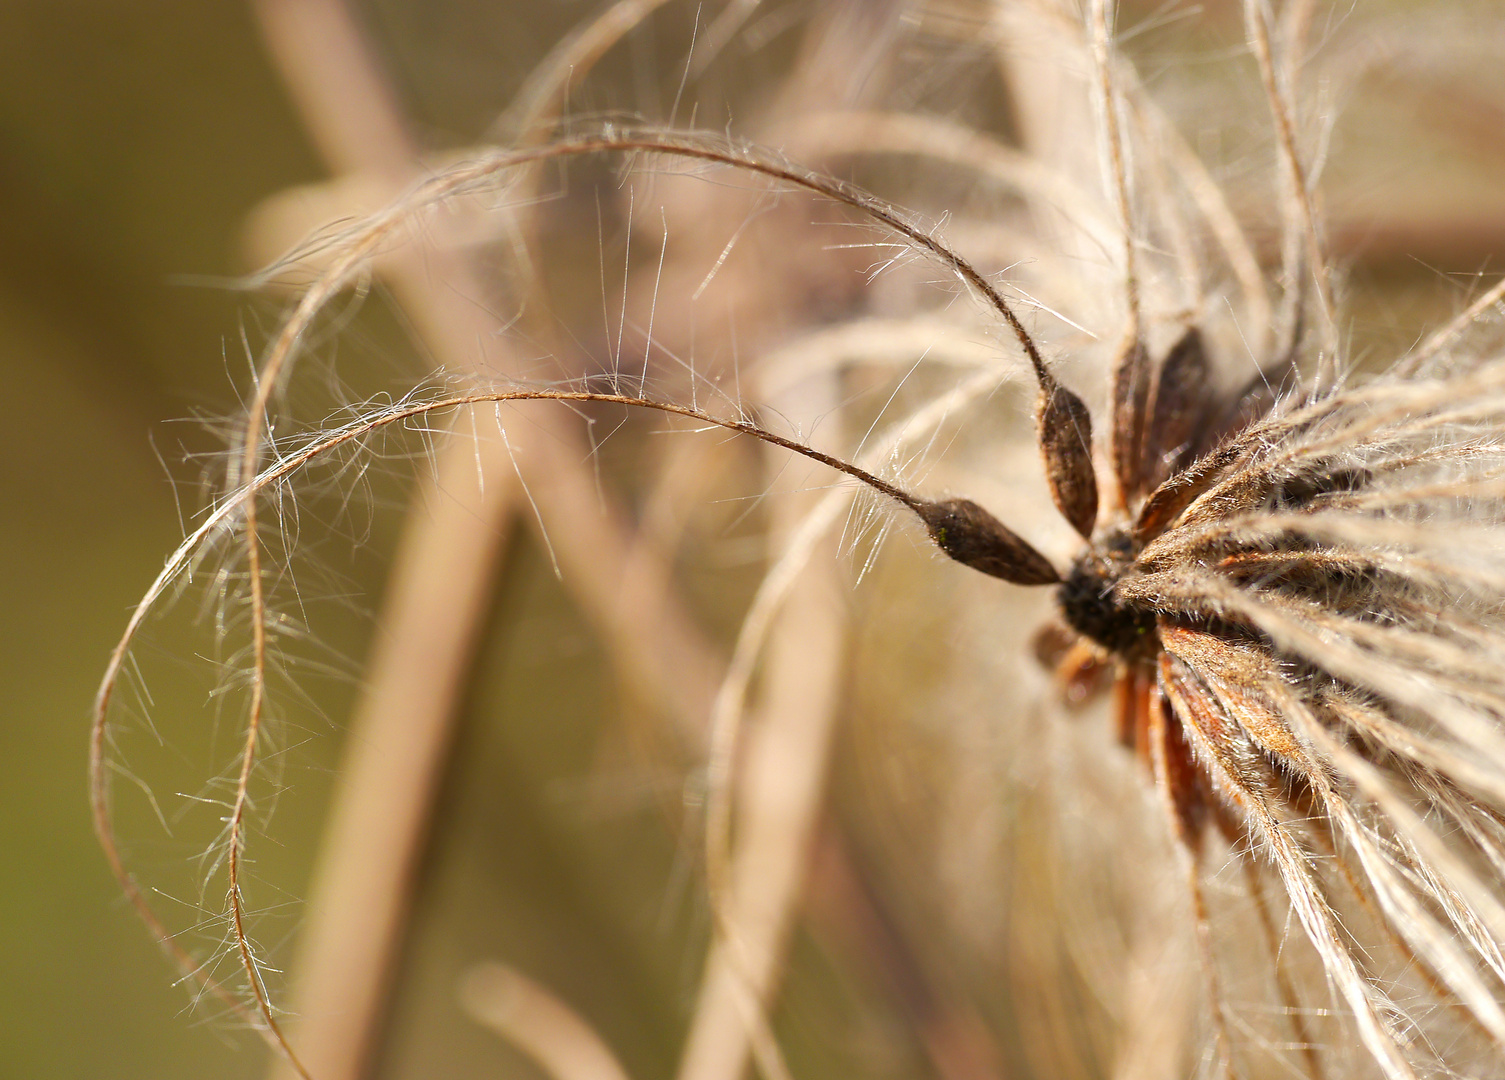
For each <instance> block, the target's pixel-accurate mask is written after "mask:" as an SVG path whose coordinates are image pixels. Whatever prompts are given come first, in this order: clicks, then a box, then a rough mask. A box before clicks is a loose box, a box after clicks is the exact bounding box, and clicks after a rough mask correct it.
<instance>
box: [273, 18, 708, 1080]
mask: <svg viewBox="0 0 1505 1080" xmlns="http://www.w3.org/2000/svg"><path fill="white" fill-rule="evenodd" d="M256 10H257V13H258V15H259V16H260V18H261V22H262V26H263V30H264V33H265V36H266V39H267V43H268V48H269V51H270V52H271V54H272V56H273V58H274V59H275V60H276V62H277V64H278V65H279V67H280V69H281V70H282V72H283V75H284V77H285V79H286V80H287V83H288V86H289V89H290V91H291V93H292V95H293V97H294V99H295V101H296V103H297V105H298V107H299V109H300V110H301V111H302V113H303V115H304V117H305V120H306V123H307V125H308V128H309V131H310V133H311V135H312V136H313V138H314V141H315V143H316V144H317V146H318V147H319V149H320V151H321V152H322V153H323V155H324V156H325V158H326V160H327V161H328V163H329V165H330V167H331V169H332V170H333V171H334V172H335V173H337V174H355V173H365V174H368V175H373V174H374V175H378V176H382V177H385V178H386V179H388V180H389V181H390V184H391V189H392V193H393V194H394V195H395V194H396V192H398V191H399V190H400V189H401V188H402V187H403V186H404V185H405V184H406V183H407V182H408V181H409V180H410V179H411V178H412V177H413V176H414V175H415V173H414V163H415V162H416V160H417V147H415V146H414V145H413V144H412V142H411V140H410V139H409V138H408V137H407V135H406V132H405V130H404V125H403V123H402V120H401V118H400V113H399V111H398V110H397V108H396V105H395V99H394V96H393V95H392V93H391V92H390V90H389V89H388V87H387V85H386V83H385V82H384V80H383V79H382V77H381V74H380V72H379V70H378V68H377V66H376V65H375V63H374V62H373V61H372V58H371V56H370V54H369V51H368V50H367V48H366V46H365V44H364V42H363V41H362V39H361V35H360V32H359V30H358V29H357V27H355V25H354V24H353V23H352V22H351V20H350V16H349V12H348V11H347V10H346V9H345V8H344V6H343V4H342V3H340V2H339V0H258V2H257V4H256ZM383 269H384V270H385V272H386V273H387V275H388V279H389V282H390V285H391V287H392V290H393V292H394V294H395V295H396V297H397V300H398V302H399V304H400V305H401V306H402V308H403V310H404V312H405V313H406V314H407V316H408V317H409V319H410V320H411V322H412V325H413V326H414V328H415V329H416V331H417V334H418V336H419V338H420V339H421V340H422V342H423V343H424V345H425V346H426V347H427V348H428V350H429V351H430V353H431V354H432V355H433V357H434V358H435V359H437V360H438V361H439V362H440V363H442V364H443V365H444V367H445V368H446V369H447V370H449V371H451V372H460V371H466V370H474V369H476V368H478V367H479V366H481V365H483V364H484V365H486V366H487V367H489V368H490V369H491V370H493V371H497V372H506V371H508V370H509V369H510V368H512V366H513V365H512V364H511V363H509V360H510V357H508V356H506V355H505V353H504V346H503V343H502V341H501V339H500V337H499V336H498V329H499V328H498V326H497V322H496V320H495V318H494V317H493V316H492V315H491V314H490V312H489V311H488V310H487V309H486V307H485V305H484V298H485V297H486V295H487V293H486V290H485V288H484V286H483V284H482V283H481V282H480V281H479V280H478V278H477V275H475V274H474V272H473V271H472V270H471V268H470V267H469V266H468V265H466V263H465V262H464V260H463V257H462V256H460V255H457V254H455V253H452V252H447V251H441V250H433V249H427V250H420V249H417V248H410V249H407V250H406V251H405V252H404V253H400V254H399V255H397V256H396V257H394V258H392V259H391V260H389V261H388V262H387V263H385V264H384V267H383ZM535 421H536V422H535V423H533V424H531V425H519V426H518V428H517V431H516V432H515V434H514V435H513V436H512V438H511V442H512V452H513V453H515V455H516V457H517V459H518V463H519V465H520V466H521V467H522V468H523V469H524V470H526V471H527V472H528V475H529V479H530V490H531V491H532V494H533V496H534V498H535V499H536V500H537V502H538V504H539V510H540V512H541V514H542V516H543V517H544V519H545V520H546V521H548V522H549V525H550V538H551V541H552V546H553V548H554V551H555V553H556V555H557V557H558V559H559V563H560V567H561V570H562V571H563V573H564V578H565V583H566V585H567V586H568V587H569V588H570V589H571V591H572V592H573V593H574V595H575V598H576V600H577V601H578V602H580V603H581V605H582V607H583V608H584V609H585V612H586V614H587V616H588V617H590V618H591V619H592V621H593V622H594V623H595V624H596V625H597V627H598V629H601V630H602V631H603V632H604V636H605V638H606V639H607V642H608V645H609V646H613V647H614V648H613V656H614V659H615V661H616V663H617V664H618V666H619V668H620V669H621V670H622V671H623V672H627V673H631V674H632V676H633V678H634V681H635V684H636V685H635V687H634V688H635V689H637V690H639V691H646V692H647V693H648V695H649V696H650V697H655V698H662V699H663V704H665V705H666V706H668V708H669V709H670V710H671V711H672V713H673V714H674V715H675V717H676V719H677V720H678V721H679V722H680V724H681V727H682V729H689V728H694V729H698V728H699V727H700V726H701V725H702V724H703V718H704V716H705V714H706V708H707V704H708V702H709V701H710V699H711V693H712V691H711V687H712V686H713V685H714V682H713V680H714V677H715V672H716V670H717V667H718V664H717V662H716V660H715V658H714V657H713V656H712V655H711V653H710V650H709V649H708V648H707V647H706V646H705V645H704V644H703V643H702V642H701V641H700V640H699V638H698V637H697V636H696V633H695V631H694V630H693V628H692V627H691V625H690V624H689V622H688V620H686V619H685V618H683V617H682V616H681V615H680V614H679V613H678V612H677V611H676V610H674V609H673V607H672V604H671V603H670V602H669V600H668V599H667V598H666V597H665V596H664V594H663V592H662V590H659V591H658V592H656V593H655V595H654V596H651V597H646V596H643V595H641V592H640V591H632V592H626V591H623V590H620V589H618V588H617V582H616V580H615V578H616V576H617V575H616V571H617V569H618V568H619V567H620V566H621V565H622V564H623V563H624V562H625V561H626V560H627V559H628V557H629V555H630V554H635V555H636V557H637V558H638V559H642V558H644V555H643V553H642V552H641V551H636V552H635V546H634V545H633V543H632V542H631V540H630V538H629V534H628V531H627V529H626V528H625V527H624V526H623V524H622V523H621V520H620V518H619V517H618V516H615V515H613V514H611V513H610V511H609V510H608V509H607V508H606V507H603V506H602V505H601V500H600V498H599V497H598V495H597V493H596V490H595V485H594V480H593V478H592V476H591V475H590V473H589V472H588V471H586V469H585V467H584V466H582V465H581V464H580V463H581V462H582V461H583V460H584V459H585V457H586V448H585V447H584V446H583V445H582V443H583V440H582V438H581V434H580V432H579V430H578V425H575V424H573V423H572V422H571V420H570V418H569V417H568V416H567V415H566V414H564V413H563V411H562V410H552V411H540V413H539V415H538V416H537V417H536V418H535ZM478 472H479V474H480V476H481V477H482V478H483V479H484V482H483V483H481V484H478V482H477V480H478V478H477V473H478ZM513 473H514V468H513V464H512V455H511V454H509V453H508V450H507V448H506V447H505V446H504V445H502V444H501V443H500V442H498V441H496V440H490V441H486V442H482V443H480V444H479V446H477V445H476V444H474V443H472V442H471V441H470V440H468V439H465V438H456V439H454V440H453V441H451V442H449V443H447V444H445V445H443V446H442V447H441V449H440V450H439V461H438V464H437V474H438V485H437V487H438V489H439V491H440V492H441V493H442V494H436V493H435V492H434V491H433V490H432V489H430V488H426V489H425V492H424V493H423V495H422V497H421V504H427V505H431V506H432V507H433V509H434V513H433V515H432V516H427V515H420V516H415V518H414V520H413V521H412V523H410V526H409V535H408V536H407V538H406V539H405V541H404V544H403V546H402V550H401V552H400V553H399V557H398V562H397V565H396V567H395V568H394V571H393V578H392V582H391V586H390V588H389V595H388V600H387V603H386V607H385V610H384V612H383V616H382V620H381V623H380V628H379V631H378V633H379V635H380V637H379V643H378V646H377V649H376V651H375V653H374V654H373V657H372V660H371V667H370V675H369V678H368V680H367V688H366V692H365V694H364V696H363V699H362V701H361V703H360V705H359V706H358V707H357V710H356V713H355V715H354V717H353V718H352V721H351V729H350V736H349V739H350V751H349V753H348V756H347V760H346V761H345V763H344V765H343V767H342V769H341V783H340V786H339V789H338V791H337V793H336V797H335V799H336V801H335V804H334V807H333V809H332V811H331V816H330V820H329V825H328V831H327V834H326V838H325V841H324V846H323V848H322V855H321V861H320V864H319V866H318V867H317V868H316V871H315V880H314V883H313V886H312V890H311V893H310V899H309V917H308V921H307V924H306V926H305V929H304V932H303V938H302V941H301V943H300V949H299V957H298V960H297V963H296V966H295V987H296V989H295V993H294V1001H293V1009H294V1011H295V1013H296V1014H297V1015H298V1016H300V1017H301V1021H300V1023H299V1026H298V1041H299V1043H300V1045H301V1046H302V1052H303V1057H304V1060H305V1061H306V1062H307V1065H308V1068H309V1069H310V1071H311V1072H312V1073H313V1075H314V1076H315V1077H317V1080H355V1078H356V1077H358V1076H359V1075H361V1072H362V1069H363V1068H364V1066H365V1062H366V1059H367V1057H368V1055H369V1054H370V1052H371V1049H372V1043H373V1040H374V1031H375V1029H376V1025H377V1022H378V1020H379V1018H380V1015H381V1012H382V1008H383V1004H384V1000H385V996H386V988H387V984H388V981H389V979H390V975H391V968H392V962H393V960H394V958H395V955H396V952H397V949H398V946H399V943H400V940H401V935H402V929H403V925H404V923H405V921H406V913H407V907H408V901H409V897H410V894H411V887H412V875H413V870H414V867H415V865H416V862H417V859H418V856H419V854H420V852H421V850H422V845H423V840H424V834H425V832H426V826H427V820H428V814H429V809H430V807H431V804H432V800H433V795H434V788H435V785H436V783H437V778H438V776H439V774H440V769H441V766H442V763H443V757H444V750H445V748H446V746H447V745H448V742H449V739H450V733H451V729H452V726H453V722H454V715H455V704H456V700H457V698H458V695H459V692H460V688H461V687H462V686H463V685H464V682H465V680H466V677H467V674H468V668H469V659H470V655H471V652H472V649H473V647H474V643H475V640H476V637H477V635H478V633H479V630H480V626H481V621H482V619H483V617H484V614H485V608H486V598H487V597H489V596H490V595H491V587H492V584H493V583H492V577H493V574H494V572H495V567H496V565H497V562H498V560H499V558H500V554H501V543H500V540H501V537H502V536H503V535H504V532H505V522H506V520H507V518H508V517H509V516H510V514H511V513H512V511H513V510H515V509H516V508H517V505H518V503H517V499H516V494H517V485H516V482H515V480H514V478H513ZM649 576H650V577H651V576H652V575H649ZM282 1070H283V1066H282V1065H281V1064H280V1063H278V1064H277V1065H276V1066H274V1073H275V1074H276V1075H283V1071H282Z"/></svg>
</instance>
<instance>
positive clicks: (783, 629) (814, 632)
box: [679, 376, 845, 1080]
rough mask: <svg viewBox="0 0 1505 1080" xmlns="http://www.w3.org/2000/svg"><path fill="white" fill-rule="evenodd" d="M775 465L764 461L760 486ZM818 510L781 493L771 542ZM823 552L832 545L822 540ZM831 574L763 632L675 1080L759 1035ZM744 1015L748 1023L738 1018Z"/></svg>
mask: <svg viewBox="0 0 1505 1080" xmlns="http://www.w3.org/2000/svg"><path fill="white" fill-rule="evenodd" d="M836 392H837V391H836V387H835V385H834V384H833V382H832V380H831V378H830V377H829V376H827V377H826V378H824V379H821V380H819V381H818V383H817V384H816V385H815V386H813V387H812V386H811V385H810V384H809V383H808V382H807V383H805V384H803V385H802V386H801V387H800V388H799V393H798V395H797V396H796V395H786V397H785V398H784V400H783V401H778V400H776V401H775V405H776V406H782V408H783V409H785V410H788V409H794V408H798V409H799V410H800V415H802V416H803V418H804V419H806V420H813V419H815V418H818V417H820V416H823V415H825V416H829V415H830V413H829V411H828V410H829V409H830V408H831V407H832V406H833V405H834V404H835V397H836ZM828 423H829V421H828ZM780 457H782V455H780ZM784 464H785V462H784V461H778V460H770V462H769V472H770V474H771V477H770V478H771V479H775V480H776V479H777V478H778V477H779V476H780V475H781V473H782V472H783V466H784ZM785 486H788V485H787V484H786V485H785ZM819 502H820V498H819V497H813V498H812V496H811V495H810V494H808V493H806V494H803V495H801V494H796V493H794V492H792V491H786V492H785V493H784V494H783V495H781V497H780V498H779V500H778V501H777V503H776V504H775V506H776V517H777V520H776V521H775V525H774V530H773V537H774V539H775V542H777V541H778V540H779V539H780V538H785V539H787V537H788V536H789V535H790V534H791V533H792V532H794V531H795V530H796V529H797V527H798V523H799V522H800V521H801V520H802V519H803V518H804V516H805V514H806V513H807V512H808V511H809V510H810V509H811V508H812V507H813V506H815V505H816V504H818V503H819ZM826 543H827V544H828V545H831V546H833V547H834V543H833V541H832V540H831V539H830V538H829V537H828V538H827V540H826ZM837 566H838V563H837V559H836V552H835V551H831V552H830V556H829V557H827V558H817V559H813V560H811V561H809V562H808V563H806V564H805V566H804V568H803V569H802V570H801V572H800V573H799V575H798V580H797V581H796V582H795V583H794V586H793V588H792V591H791V592H790V594H789V597H788V599H787V601H786V603H785V605H784V607H783V609H782V610H781V611H780V613H779V615H778V616H777V617H776V619H775V620H774V623H773V625H772V627H771V629H770V634H769V643H768V649H767V654H766V658H765V661H764V677H763V685H762V697H761V701H760V703H759V706H758V709H757V719H756V720H755V721H754V722H753V724H752V725H751V732H750V733H749V734H750V738H748V739H747V740H746V746H745V747H744V751H745V757H744V759H743V764H742V768H741V769H740V770H739V773H738V775H737V777H736V785H737V794H738V796H739V799H738V802H739V805H740V810H741V812H740V813H739V814H738V817H737V822H738V828H737V849H736V852H735V854H734V855H733V861H732V866H731V881H730V883H729V884H730V889H729V892H728V894H727V895H726V897H725V899H726V901H727V903H726V904H725V906H724V908H723V909H721V910H719V911H718V912H717V924H718V927H719V930H720V932H719V934H718V935H717V938H716V940H715V942H714V944H713V946H712V950H711V955H710V957H709V959H708V960H707V963H706V968H705V972H704V975H703V976H702V981H701V989H700V998H699V1002H698V1003H697V1005H696V1008H695V1014H694V1020H693V1022H692V1024H691V1028H690V1034H689V1036H688V1038H687V1040H686V1043H685V1048H684V1052H683V1055H682V1057H681V1059H680V1066H679V1077H680V1080H737V1078H738V1077H740V1076H741V1075H742V1073H743V1071H744V1069H745V1068H746V1062H747V1058H748V1055H749V1053H750V1052H751V1051H753V1050H754V1049H755V1046H756V1040H758V1039H759V1038H760V1037H761V1036H762V1029H763V1027H764V1025H763V1023H761V1022H760V1017H759V1015H757V1014H762V1015H766V1012H767V1009H768V1006H769V1003H770V1002H771V1000H772V998H773V994H774V991H775V988H776V984H777V982H778V977H779V974H780V968H781V966H782V959H783V956H784V952H785V949H786V942H787V939H788V936H789V933H790V930H791V928H792V925H793V921H794V913H795V910H796V909H797V907H798V903H799V898H800V896H801V894H802V893H803V891H804V881H805V877H806V873H807V870H808V867H809V864H810V861H811V855H812V851H813V848H814V843H815V837H816V831H817V830H816V822H817V819H818V817H819V814H820V810H821V807H822V805H823V804H824V801H825V799H824V796H825V784H826V775H827V773H828V771H829V765H830V760H831V753H832V747H833V744H834V734H835V727H836V716H837V711H838V709H837V706H838V703H839V696H840V685H841V675H842V672H843V670H844V665H843V663H842V655H843V653H844V651H845V649H844V637H845V629H844V625H843V624H844V619H843V615H842V608H843V589H842V586H841V582H840V580H839V575H838V573H837ZM726 779H727V781H728V782H730V780H731V778H730V777H727V778H726ZM749 1010H756V1014H755V1015H754V1016H752V1017H749V1016H748V1015H747V1013H748V1012H749ZM750 1020H751V1021H752V1022H750ZM775 1067H777V1066H775Z"/></svg>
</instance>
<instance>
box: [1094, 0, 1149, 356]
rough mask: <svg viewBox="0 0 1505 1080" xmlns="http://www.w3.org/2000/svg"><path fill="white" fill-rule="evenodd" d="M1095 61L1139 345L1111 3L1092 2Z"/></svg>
mask: <svg viewBox="0 0 1505 1080" xmlns="http://www.w3.org/2000/svg"><path fill="white" fill-rule="evenodd" d="M1090 18H1091V23H1092V60H1093V68H1094V71H1095V74H1096V76H1097V93H1098V105H1099V108H1101V109H1102V114H1103V136H1104V139H1105V140H1106V142H1107V158H1108V161H1107V167H1108V175H1109V178H1110V183H1111V186H1112V189H1113V202H1114V205H1115V206H1116V207H1117V208H1118V221H1119V226H1120V227H1121V228H1122V229H1123V244H1124V304H1125V307H1126V308H1127V309H1128V315H1129V325H1128V327H1127V328H1126V330H1125V331H1124V337H1125V339H1127V340H1130V341H1137V340H1138V339H1139V333H1140V314H1139V253H1138V250H1137V249H1136V247H1135V243H1134V211H1133V207H1132V206H1131V205H1130V203H1129V165H1128V161H1127V159H1126V158H1125V156H1124V140H1123V132H1122V130H1121V125H1120V124H1119V122H1118V94H1117V93H1116V92H1115V88H1114V85H1113V53H1112V49H1113V38H1112V32H1111V30H1110V28H1109V18H1108V0H1092V7H1091V16H1090Z"/></svg>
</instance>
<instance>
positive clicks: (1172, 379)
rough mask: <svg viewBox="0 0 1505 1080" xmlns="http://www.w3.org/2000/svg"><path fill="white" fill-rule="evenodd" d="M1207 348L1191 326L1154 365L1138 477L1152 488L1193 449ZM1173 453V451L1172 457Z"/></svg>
mask: <svg viewBox="0 0 1505 1080" xmlns="http://www.w3.org/2000/svg"><path fill="white" fill-rule="evenodd" d="M1208 376H1209V372H1208V369H1207V350H1206V349H1205V348H1204V347H1203V345H1202V335H1201V333H1200V332H1199V331H1198V330H1197V328H1196V327H1195V326H1193V327H1190V328H1189V329H1188V330H1187V331H1186V333H1184V334H1182V335H1181V340H1179V341H1177V342H1176V344H1174V345H1172V346H1171V351H1170V352H1168V353H1166V354H1165V359H1164V360H1162V361H1160V363H1159V365H1157V370H1156V371H1155V378H1154V389H1153V391H1152V392H1151V395H1150V404H1149V406H1148V408H1147V409H1146V410H1145V411H1146V415H1147V417H1148V420H1147V422H1146V424H1145V428H1144V434H1143V437H1142V441H1141V443H1140V446H1141V450H1140V453H1141V458H1142V463H1141V469H1142V471H1141V474H1140V476H1141V483H1143V485H1144V486H1145V488H1146V489H1153V488H1154V487H1155V485H1156V484H1159V483H1160V482H1161V481H1162V480H1164V479H1165V477H1166V475H1167V474H1168V473H1169V472H1171V471H1173V470H1174V469H1175V468H1176V466H1178V465H1179V464H1182V463H1184V462H1185V461H1186V460H1187V459H1188V457H1189V456H1190V455H1191V454H1193V453H1195V451H1196V445H1195V443H1196V440H1197V438H1198V436H1199V435H1201V434H1202V433H1201V432H1200V431H1199V430H1198V427H1199V420H1201V419H1202V413H1203V409H1202V406H1204V405H1205V403H1206V397H1207V392H1208V391H1207V383H1208ZM1172 455H1175V456H1174V458H1173V457H1172Z"/></svg>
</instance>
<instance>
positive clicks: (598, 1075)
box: [460, 963, 629, 1080]
mask: <svg viewBox="0 0 1505 1080" xmlns="http://www.w3.org/2000/svg"><path fill="white" fill-rule="evenodd" d="M460 1005H461V1006H462V1007H463V1008H464V1009H465V1011H466V1012H467V1013H469V1014H470V1018H471V1019H472V1020H474V1021H475V1022H476V1023H478V1024H480V1025H482V1026H483V1027H486V1028H488V1029H490V1030H491V1031H493V1032H495V1033H496V1034H497V1035H499V1036H501V1037H502V1038H503V1039H505V1040H507V1042H508V1043H510V1044H511V1045H512V1046H515V1047H516V1048H517V1049H519V1050H521V1051H522V1052H523V1053H524V1054H527V1055H528V1057H530V1058H532V1059H533V1061H534V1062H535V1063H536V1064H537V1065H538V1067H539V1068H541V1069H543V1071H544V1072H546V1073H548V1074H549V1076H550V1077H552V1078H553V1080H629V1078H628V1075H627V1070H626V1069H624V1068H622V1065H621V1063H620V1062H619V1061H617V1058H616V1055H615V1054H613V1053H612V1051H611V1047H609V1046H607V1045H606V1042H605V1040H604V1039H602V1038H601V1036H600V1035H598V1034H597V1033H596V1031H595V1029H594V1028H592V1027H591V1026H590V1025H589V1024H588V1023H586V1022H585V1020H584V1019H583V1018H582V1017H581V1016H580V1014H579V1013H577V1012H575V1010H574V1009H571V1008H570V1007H569V1005H567V1004H566V1003H565V1002H563V1001H561V1000H560V999H559V997H558V996H557V995H555V994H554V993H552V992H551V991H550V990H548V989H547V988H546V987H543V986H540V985H539V984H538V983H536V982H534V981H533V980H532V979H530V978H528V977H527V976H526V975H524V974H523V973H522V972H520V971H517V970H515V969H513V968H510V967H508V966H506V965H505V964H497V963H485V964H477V965H475V966H474V967H472V968H471V969H470V970H469V971H467V972H466V973H465V976H464V979H463V980H462V981H461V983H460Z"/></svg>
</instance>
